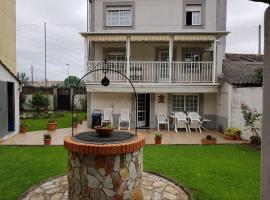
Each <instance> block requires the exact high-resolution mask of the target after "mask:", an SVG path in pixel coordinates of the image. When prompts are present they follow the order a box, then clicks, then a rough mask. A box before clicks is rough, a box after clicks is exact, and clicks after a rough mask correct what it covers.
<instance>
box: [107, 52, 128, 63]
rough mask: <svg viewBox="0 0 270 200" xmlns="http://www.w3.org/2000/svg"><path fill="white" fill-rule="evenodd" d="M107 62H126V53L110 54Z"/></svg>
mask: <svg viewBox="0 0 270 200" xmlns="http://www.w3.org/2000/svg"><path fill="white" fill-rule="evenodd" d="M107 60H108V61H125V60H126V53H125V52H108V53H107Z"/></svg>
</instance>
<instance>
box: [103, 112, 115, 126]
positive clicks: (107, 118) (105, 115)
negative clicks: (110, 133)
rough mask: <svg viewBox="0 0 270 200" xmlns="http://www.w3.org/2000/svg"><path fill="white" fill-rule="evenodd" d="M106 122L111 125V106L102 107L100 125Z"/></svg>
mask: <svg viewBox="0 0 270 200" xmlns="http://www.w3.org/2000/svg"><path fill="white" fill-rule="evenodd" d="M107 123H111V124H112V125H113V116H112V108H104V112H103V116H102V117H101V126H102V125H103V124H107Z"/></svg>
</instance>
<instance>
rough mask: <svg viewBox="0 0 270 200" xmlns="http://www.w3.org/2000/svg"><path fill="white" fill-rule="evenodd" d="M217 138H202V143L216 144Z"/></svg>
mask: <svg viewBox="0 0 270 200" xmlns="http://www.w3.org/2000/svg"><path fill="white" fill-rule="evenodd" d="M216 143H217V140H207V139H201V144H216Z"/></svg>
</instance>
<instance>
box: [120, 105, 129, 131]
mask: <svg viewBox="0 0 270 200" xmlns="http://www.w3.org/2000/svg"><path fill="white" fill-rule="evenodd" d="M121 122H125V123H128V130H129V131H130V116H129V109H122V110H121V114H120V117H119V124H118V129H119V131H120V130H121Z"/></svg>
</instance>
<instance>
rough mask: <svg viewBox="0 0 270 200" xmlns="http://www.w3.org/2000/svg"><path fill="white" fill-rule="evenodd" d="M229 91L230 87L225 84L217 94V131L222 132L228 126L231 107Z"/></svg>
mask: <svg viewBox="0 0 270 200" xmlns="http://www.w3.org/2000/svg"><path fill="white" fill-rule="evenodd" d="M231 90H232V86H231V85H230V84H228V83H226V82H224V83H223V84H222V87H221V88H220V89H219V92H218V104H217V129H218V130H220V131H224V130H225V129H226V128H228V127H229V126H230V125H229V116H230V111H229V110H230V109H229V107H231V98H230V95H231Z"/></svg>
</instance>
